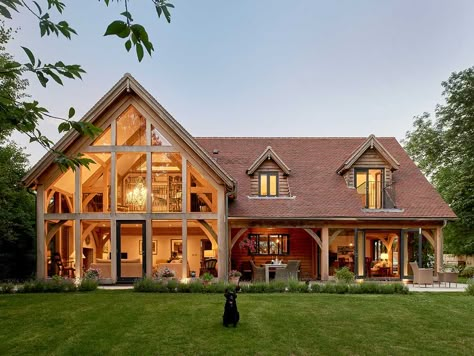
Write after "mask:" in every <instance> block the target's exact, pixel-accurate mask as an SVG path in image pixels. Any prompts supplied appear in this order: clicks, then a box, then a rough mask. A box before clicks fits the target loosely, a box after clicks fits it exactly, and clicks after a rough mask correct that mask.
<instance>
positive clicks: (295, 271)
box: [286, 260, 301, 280]
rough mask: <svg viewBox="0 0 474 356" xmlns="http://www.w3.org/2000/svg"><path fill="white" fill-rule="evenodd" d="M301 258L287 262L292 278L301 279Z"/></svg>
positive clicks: (289, 274)
mask: <svg viewBox="0 0 474 356" xmlns="http://www.w3.org/2000/svg"><path fill="white" fill-rule="evenodd" d="M300 265H301V261H300V260H288V263H287V266H286V268H287V270H288V277H289V278H291V279H296V280H298V279H299V272H300Z"/></svg>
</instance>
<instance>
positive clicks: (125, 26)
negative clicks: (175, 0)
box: [104, 0, 174, 62]
mask: <svg viewBox="0 0 474 356" xmlns="http://www.w3.org/2000/svg"><path fill="white" fill-rule="evenodd" d="M152 1H153V4H154V5H155V9H156V12H157V14H158V17H161V15H163V16H164V17H165V18H166V20H167V21H168V23H169V22H171V14H170V12H169V8H174V5H173V4H171V3H169V2H167V1H166V0H152ZM104 2H105V4H106V5H107V6H108V5H109V2H110V1H109V0H104ZM124 3H125V11H124V12H122V13H121V14H120V15H122V16H123V17H124V18H125V19H123V20H116V21H113V22H112V23H111V24H110V25H109V26H108V27H107V30H106V31H105V34H104V36H117V37H120V38H123V39H126V41H125V49H126V50H127V51H130V49H131V48H132V46H134V47H135V50H136V52H137V58H138V60H139V61H140V62H141V60H142V59H143V55H144V49H143V48H145V50H146V51H147V52H148V54H149V55H150V56H151V53H152V52H153V51H154V47H153V43H151V42H150V40H149V37H148V32H147V31H146V29H145V27H143V26H142V25H140V24H136V23H134V21H133V17H132V14H131V13H130V12H129V10H128V0H125V1H124Z"/></svg>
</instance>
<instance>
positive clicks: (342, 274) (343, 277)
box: [336, 267, 354, 283]
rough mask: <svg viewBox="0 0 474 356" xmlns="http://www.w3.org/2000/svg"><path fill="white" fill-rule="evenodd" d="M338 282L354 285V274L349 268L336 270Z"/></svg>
mask: <svg viewBox="0 0 474 356" xmlns="http://www.w3.org/2000/svg"><path fill="white" fill-rule="evenodd" d="M336 280H337V281H338V282H341V283H353V282H354V273H352V272H351V271H350V270H349V268H347V267H342V268H340V269H338V270H336Z"/></svg>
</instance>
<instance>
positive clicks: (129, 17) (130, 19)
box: [120, 11, 133, 22]
mask: <svg viewBox="0 0 474 356" xmlns="http://www.w3.org/2000/svg"><path fill="white" fill-rule="evenodd" d="M120 15H122V16H125V17H126V18H127V20H128V21H130V22H133V19H132V14H131V13H130V12H128V11H124V12H122V13H121V14H120Z"/></svg>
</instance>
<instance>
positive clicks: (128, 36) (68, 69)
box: [0, 0, 174, 169]
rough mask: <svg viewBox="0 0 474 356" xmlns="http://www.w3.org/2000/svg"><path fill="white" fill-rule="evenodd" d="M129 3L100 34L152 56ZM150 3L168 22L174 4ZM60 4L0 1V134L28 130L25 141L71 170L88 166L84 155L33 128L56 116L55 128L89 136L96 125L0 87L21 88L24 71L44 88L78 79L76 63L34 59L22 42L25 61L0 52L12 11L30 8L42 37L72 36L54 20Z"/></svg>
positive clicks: (164, 0)
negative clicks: (58, 148)
mask: <svg viewBox="0 0 474 356" xmlns="http://www.w3.org/2000/svg"><path fill="white" fill-rule="evenodd" d="M99 2H100V0H99ZM103 2H104V3H105V5H106V6H109V5H110V4H111V3H112V2H114V1H113V0H104V1H103ZM116 2H117V3H118V2H119V1H118V0H117V1H116ZM130 4H131V1H130V0H124V1H123V5H124V10H125V11H123V12H122V13H121V14H120V15H121V16H122V17H123V18H122V19H121V20H116V21H113V22H112V23H110V24H109V25H108V26H107V29H106V31H105V34H104V35H105V36H117V37H119V38H122V39H125V49H126V50H127V51H128V52H129V51H130V50H131V49H132V47H135V52H136V56H137V58H138V60H139V61H142V59H143V56H144V52H145V51H146V52H147V53H148V54H149V55H150V56H151V54H152V52H153V51H154V47H153V44H152V42H151V41H150V39H149V36H148V32H147V30H146V29H145V27H143V26H142V25H140V24H138V23H135V22H134V19H133V17H132V14H131V12H130V10H129V6H130ZM151 5H152V6H153V8H154V9H155V11H156V14H157V15H158V17H159V18H161V17H164V18H165V19H166V21H167V22H168V23H169V22H171V14H170V9H171V8H174V6H173V4H171V3H170V2H168V0H151ZM65 9H66V4H65V3H63V2H61V1H60V0H36V1H27V0H0V22H1V25H2V26H1V28H0V84H1V87H0V120H1V122H0V124H1V125H0V138H1V137H5V136H6V135H7V134H8V133H9V132H10V131H11V130H17V131H19V132H21V133H24V134H25V135H27V136H28V137H29V139H30V142H38V143H39V144H40V145H41V146H42V147H44V148H45V149H47V150H48V151H51V152H53V153H54V154H55V155H56V162H57V163H58V164H59V166H60V167H61V169H68V168H71V169H75V168H76V167H78V166H86V167H87V166H88V165H89V164H90V163H92V162H93V161H92V160H90V159H87V158H84V157H83V155H82V154H77V155H74V156H67V155H66V154H65V153H63V152H60V151H56V150H55V149H54V143H53V142H52V141H51V140H50V139H49V138H48V137H47V136H46V135H43V134H42V133H41V131H40V130H39V129H38V124H39V122H40V121H41V120H44V119H45V118H53V119H57V120H59V121H61V123H60V124H59V126H58V131H59V132H60V133H65V132H68V131H71V130H74V131H76V132H78V133H79V134H81V135H85V136H88V137H91V138H94V137H96V136H97V135H98V134H99V133H100V132H101V130H100V129H99V128H97V127H95V126H94V125H92V124H90V123H84V122H80V121H74V120H72V118H73V116H74V114H75V110H74V108H70V109H69V113H68V115H67V117H57V116H54V115H51V114H50V113H49V111H48V110H47V109H46V108H44V107H41V106H40V105H39V103H38V101H36V100H31V101H21V100H20V98H21V97H24V96H25V95H23V94H18V93H14V94H12V93H11V90H10V91H8V90H3V89H5V88H6V89H11V87H12V86H13V87H15V86H16V90H20V89H21V90H22V89H24V87H25V86H26V85H27V81H26V80H24V79H21V77H22V75H23V74H24V73H25V72H30V73H33V74H34V75H35V76H36V78H37V79H38V81H39V82H40V84H41V85H42V86H43V87H46V86H47V85H48V84H49V83H50V81H51V80H52V81H54V82H55V83H57V84H59V85H63V84H64V79H73V80H74V79H82V75H83V74H84V73H85V70H84V69H82V67H81V65H79V64H65V63H64V62H62V61H60V60H58V61H55V62H54V63H44V61H42V60H41V59H39V58H36V56H35V54H34V51H33V50H31V49H30V48H27V47H23V46H22V49H23V51H24V52H25V54H26V56H27V57H28V60H29V62H27V63H20V62H17V61H15V60H14V59H13V58H12V57H11V56H10V55H8V54H4V55H3V56H2V53H1V51H4V50H5V48H4V46H3V44H5V43H6V42H7V41H8V40H9V39H10V37H11V30H9V29H6V27H5V26H4V23H3V21H4V20H5V19H8V20H12V19H13V17H14V15H15V13H20V12H22V11H25V12H28V13H30V14H31V15H32V16H33V17H34V18H35V19H36V20H37V21H38V25H39V34H40V36H41V37H44V36H50V35H53V34H54V35H56V36H58V37H59V36H63V37H64V38H66V39H69V40H71V39H72V37H73V35H77V32H76V30H75V29H74V28H72V27H71V26H70V25H69V23H68V22H67V21H65V20H64V19H60V21H58V22H55V21H53V20H52V18H53V17H60V18H61V17H63V16H64V11H65ZM52 15H54V16H52ZM2 18H3V19H2ZM7 83H10V84H8V85H10V87H8V85H7ZM12 83H16V84H12ZM20 83H21V84H20Z"/></svg>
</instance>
